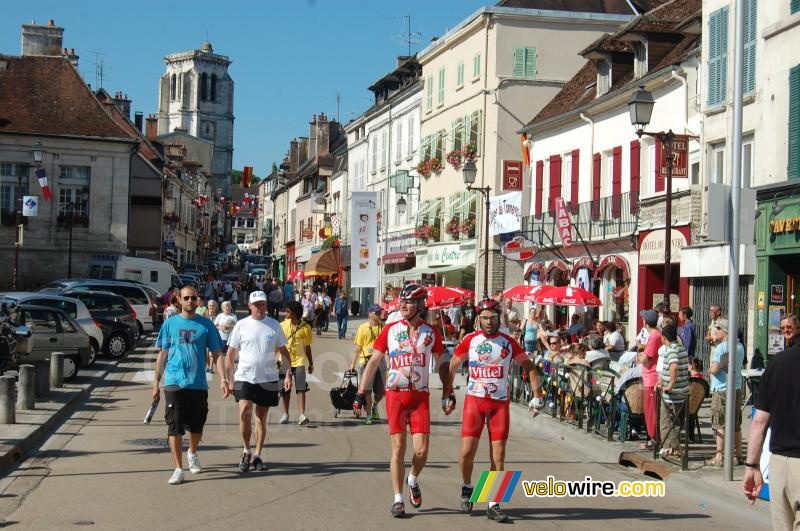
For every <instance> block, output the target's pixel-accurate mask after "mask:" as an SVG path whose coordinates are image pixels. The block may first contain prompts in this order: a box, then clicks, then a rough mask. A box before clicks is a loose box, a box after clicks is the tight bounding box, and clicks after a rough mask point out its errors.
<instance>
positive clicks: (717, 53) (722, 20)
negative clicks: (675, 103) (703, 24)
mask: <svg viewBox="0 0 800 531" xmlns="http://www.w3.org/2000/svg"><path fill="white" fill-rule="evenodd" d="M708 34H709V39H708V106H709V107H715V106H717V105H720V104H721V103H723V102H724V101H725V96H726V93H727V85H726V82H727V78H728V7H727V6H726V7H723V8H722V9H718V10H717V11H714V12H713V13H711V16H710V17H709V19H708Z"/></svg>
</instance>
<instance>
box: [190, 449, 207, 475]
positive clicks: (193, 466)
mask: <svg viewBox="0 0 800 531" xmlns="http://www.w3.org/2000/svg"><path fill="white" fill-rule="evenodd" d="M187 455H188V457H189V471H191V473H192V474H199V473H200V472H202V471H203V467H201V466H200V458H199V457H197V454H187Z"/></svg>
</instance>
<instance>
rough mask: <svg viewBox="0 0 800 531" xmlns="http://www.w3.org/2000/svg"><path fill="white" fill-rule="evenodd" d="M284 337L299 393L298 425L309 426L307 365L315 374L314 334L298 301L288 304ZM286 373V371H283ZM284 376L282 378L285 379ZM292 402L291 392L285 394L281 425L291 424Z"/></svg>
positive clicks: (284, 322)
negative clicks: (312, 344)
mask: <svg viewBox="0 0 800 531" xmlns="http://www.w3.org/2000/svg"><path fill="white" fill-rule="evenodd" d="M281 328H282V329H283V333H284V335H286V348H287V349H288V350H289V354H290V357H291V362H292V367H291V371H292V376H293V377H294V388H295V392H296V393H297V406H298V409H299V410H300V417H299V418H298V420H297V423H298V424H299V425H300V426H304V425H306V424H308V417H306V391H308V384H306V365H307V366H308V374H312V373H313V372H314V360H313V359H312V357H311V342H312V338H313V334H312V332H311V325H310V324H309V323H308V322H307V321H304V320H303V306H302V305H301V304H300V303H299V302H296V301H289V302H287V303H286V319H285V320H284V321H283V322H282V323H281ZM281 372H282V373H286V371H285V370H282V371H281ZM283 376H284V375H283V374H282V375H281V378H283ZM290 400H291V392H285V393H283V415H282V416H281V420H280V423H281V424H288V423H289V401H290Z"/></svg>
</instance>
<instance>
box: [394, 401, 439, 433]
mask: <svg viewBox="0 0 800 531" xmlns="http://www.w3.org/2000/svg"><path fill="white" fill-rule="evenodd" d="M386 418H387V419H388V420H389V435H394V434H395V433H405V432H406V426H410V428H411V434H412V435H413V434H416V433H430V432H431V406H430V393H428V392H427V391H391V390H390V391H388V392H387V393H386Z"/></svg>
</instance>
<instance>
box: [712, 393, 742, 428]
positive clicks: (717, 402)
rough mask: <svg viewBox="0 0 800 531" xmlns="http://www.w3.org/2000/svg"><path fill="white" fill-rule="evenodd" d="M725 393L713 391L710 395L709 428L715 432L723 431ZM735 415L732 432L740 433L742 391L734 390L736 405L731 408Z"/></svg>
mask: <svg viewBox="0 0 800 531" xmlns="http://www.w3.org/2000/svg"><path fill="white" fill-rule="evenodd" d="M726 393H727V391H714V392H713V393H711V427H712V428H713V429H715V430H724V429H725V402H726V400H725V398H726V397H725V394H726ZM733 410H734V413H735V416H734V419H733V431H734V432H737V431H742V390H741V389H737V390H736V403H735V405H734V406H733Z"/></svg>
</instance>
